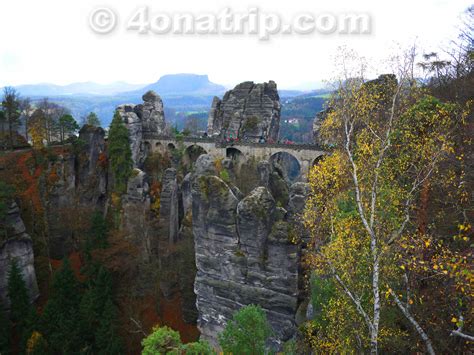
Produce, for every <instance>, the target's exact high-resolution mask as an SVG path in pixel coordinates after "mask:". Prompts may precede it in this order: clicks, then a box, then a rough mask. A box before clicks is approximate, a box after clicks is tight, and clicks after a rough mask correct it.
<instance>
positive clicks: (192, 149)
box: [184, 144, 207, 163]
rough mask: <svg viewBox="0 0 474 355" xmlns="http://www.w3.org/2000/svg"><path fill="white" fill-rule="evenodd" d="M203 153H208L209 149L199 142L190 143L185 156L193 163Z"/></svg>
mask: <svg viewBox="0 0 474 355" xmlns="http://www.w3.org/2000/svg"><path fill="white" fill-rule="evenodd" d="M203 154H207V151H206V149H204V148H203V147H201V146H200V145H198V144H190V145H188V146H187V147H186V149H185V150H184V156H185V157H186V159H188V160H189V161H190V162H192V163H194V162H195V161H196V160H197V158H199V156H201V155H203Z"/></svg>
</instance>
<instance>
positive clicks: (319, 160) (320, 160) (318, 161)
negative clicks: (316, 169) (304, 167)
mask: <svg viewBox="0 0 474 355" xmlns="http://www.w3.org/2000/svg"><path fill="white" fill-rule="evenodd" d="M323 159H324V155H320V156H317V157H316V158H314V159H313V161H312V163H311V168H312V167H313V166H316V165H319V164H320V163H321V162H322V161H323Z"/></svg>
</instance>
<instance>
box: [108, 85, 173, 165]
mask: <svg viewBox="0 0 474 355" xmlns="http://www.w3.org/2000/svg"><path fill="white" fill-rule="evenodd" d="M142 99H143V104H139V105H134V104H124V105H120V106H118V107H117V111H118V112H119V113H120V116H122V119H123V121H124V123H125V125H126V126H127V128H128V131H129V133H130V144H131V148H132V159H133V163H134V166H135V167H138V168H141V167H142V165H143V163H144V161H145V158H146V154H147V152H146V146H145V143H144V142H143V138H144V136H145V135H147V134H150V135H161V134H163V133H164V130H165V126H166V123H165V113H164V110H163V101H162V100H161V97H160V96H159V95H158V94H157V93H155V92H154V91H148V92H147V93H145V95H143V96H142Z"/></svg>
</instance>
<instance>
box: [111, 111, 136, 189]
mask: <svg viewBox="0 0 474 355" xmlns="http://www.w3.org/2000/svg"><path fill="white" fill-rule="evenodd" d="M108 148H109V158H110V165H111V168H112V172H113V174H114V179H115V190H116V191H117V192H118V193H125V191H126V189H127V181H128V178H129V177H130V176H131V174H132V168H133V161H132V151H131V149H130V139H129V134H128V129H127V127H125V124H124V123H123V120H122V117H121V116H120V113H119V112H118V111H116V112H115V115H114V118H113V120H112V123H111V124H110V130H109V147H108Z"/></svg>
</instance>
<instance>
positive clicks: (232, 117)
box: [208, 81, 281, 142]
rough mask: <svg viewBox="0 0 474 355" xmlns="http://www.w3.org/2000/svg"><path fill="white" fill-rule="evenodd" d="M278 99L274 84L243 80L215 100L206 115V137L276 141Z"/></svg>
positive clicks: (278, 123)
mask: <svg viewBox="0 0 474 355" xmlns="http://www.w3.org/2000/svg"><path fill="white" fill-rule="evenodd" d="M280 112H281V105H280V97H279V95H278V90H277V85H276V83H275V82H274V81H269V82H268V83H261V84H255V83H254V82H252V81H246V82H243V83H241V84H239V85H237V86H236V87H235V88H234V89H232V90H229V91H227V92H226V93H225V95H224V97H223V98H222V100H220V99H219V98H218V97H215V98H214V100H213V102H212V107H211V110H210V112H209V120H208V134H209V135H210V136H220V137H221V138H222V139H236V138H238V139H241V140H248V141H253V142H259V141H265V142H266V141H277V140H278V134H279V131H280Z"/></svg>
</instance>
